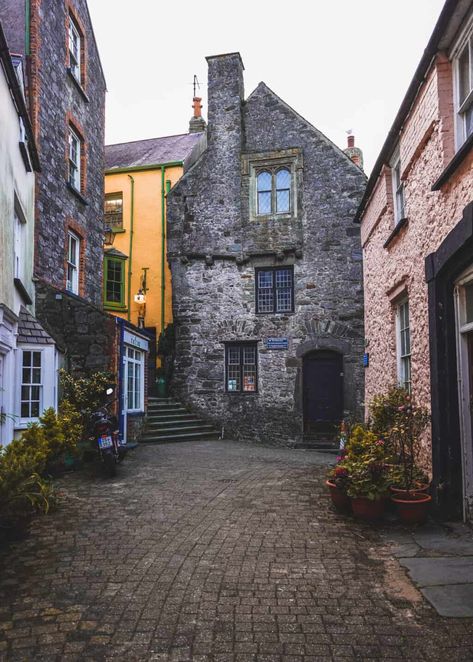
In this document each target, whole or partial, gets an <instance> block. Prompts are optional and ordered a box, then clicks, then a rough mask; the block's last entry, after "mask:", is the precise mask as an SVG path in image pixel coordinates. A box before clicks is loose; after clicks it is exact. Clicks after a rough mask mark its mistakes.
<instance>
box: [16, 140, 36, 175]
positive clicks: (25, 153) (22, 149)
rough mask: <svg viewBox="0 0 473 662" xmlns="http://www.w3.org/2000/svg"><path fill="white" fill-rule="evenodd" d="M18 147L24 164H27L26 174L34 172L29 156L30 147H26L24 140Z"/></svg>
mask: <svg viewBox="0 0 473 662" xmlns="http://www.w3.org/2000/svg"><path fill="white" fill-rule="evenodd" d="M18 146H19V148H20V154H21V158H22V159H23V163H24V164H25V169H26V172H32V170H33V168H32V167H31V161H30V157H29V154H28V147H27V146H26V143H25V142H24V141H23V140H20V142H19V143H18Z"/></svg>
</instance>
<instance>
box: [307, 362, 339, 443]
mask: <svg viewBox="0 0 473 662" xmlns="http://www.w3.org/2000/svg"><path fill="white" fill-rule="evenodd" d="M302 401H303V414H304V432H306V433H310V432H322V431H328V430H333V428H334V426H336V425H338V424H339V423H340V421H341V420H342V418H343V355H342V354H340V352H336V351H333V350H327V349H324V350H315V351H312V352H309V353H307V354H305V356H304V357H303V365H302Z"/></svg>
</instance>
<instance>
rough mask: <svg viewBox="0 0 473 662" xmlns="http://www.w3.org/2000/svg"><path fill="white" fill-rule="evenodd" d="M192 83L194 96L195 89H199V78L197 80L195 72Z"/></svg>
mask: <svg viewBox="0 0 473 662" xmlns="http://www.w3.org/2000/svg"><path fill="white" fill-rule="evenodd" d="M193 85H194V96H196V92H197V90H200V83H199V80H198V78H197V76H196V75H195V74H194V83H193Z"/></svg>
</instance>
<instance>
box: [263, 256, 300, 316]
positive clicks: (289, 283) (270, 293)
mask: <svg viewBox="0 0 473 662" xmlns="http://www.w3.org/2000/svg"><path fill="white" fill-rule="evenodd" d="M293 311H294V267H280V268H277V267H271V268H268V269H265V268H261V269H256V312H257V313H292V312H293Z"/></svg>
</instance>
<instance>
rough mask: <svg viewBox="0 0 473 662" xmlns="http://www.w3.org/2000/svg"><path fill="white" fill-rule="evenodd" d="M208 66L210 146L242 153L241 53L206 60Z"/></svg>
mask: <svg viewBox="0 0 473 662" xmlns="http://www.w3.org/2000/svg"><path fill="white" fill-rule="evenodd" d="M207 63H208V103H209V108H208V131H207V133H208V144H209V145H211V144H214V145H215V146H216V147H217V145H218V146H219V147H218V149H220V148H221V149H227V148H229V147H230V146H233V147H237V146H238V149H240V146H241V134H242V130H241V129H242V116H241V115H242V113H241V106H242V101H243V99H244V85H243V71H244V66H243V62H242V59H241V56H240V53H226V54H224V55H212V56H210V57H207Z"/></svg>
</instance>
